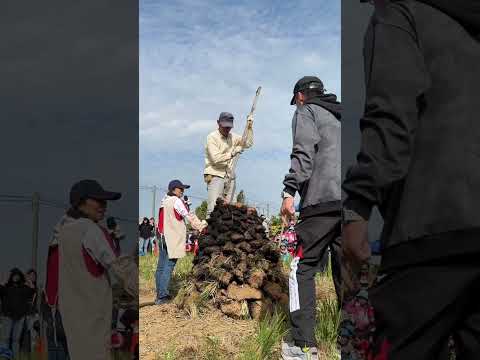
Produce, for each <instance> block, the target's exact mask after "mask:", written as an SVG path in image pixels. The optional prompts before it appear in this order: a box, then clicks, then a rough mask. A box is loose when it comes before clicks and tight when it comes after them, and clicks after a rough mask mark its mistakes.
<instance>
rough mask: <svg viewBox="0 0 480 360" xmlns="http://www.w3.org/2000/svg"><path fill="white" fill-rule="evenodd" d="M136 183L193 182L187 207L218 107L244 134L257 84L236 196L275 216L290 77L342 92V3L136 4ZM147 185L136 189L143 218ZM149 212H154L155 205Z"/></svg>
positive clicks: (197, 196)
mask: <svg viewBox="0 0 480 360" xmlns="http://www.w3.org/2000/svg"><path fill="white" fill-rule="evenodd" d="M140 5H141V6H140V23H139V26H140V65H139V66H140V99H139V104H140V115H139V127H140V129H139V131H140V132H139V161H140V164H139V167H140V177H139V183H140V186H152V185H156V186H158V187H160V190H158V191H157V195H156V199H157V203H156V205H155V207H158V206H159V201H160V199H161V198H162V197H163V195H164V193H165V191H164V190H162V189H165V188H166V187H167V185H168V182H169V181H170V180H172V179H175V178H178V179H180V180H181V181H183V182H184V183H187V184H189V185H191V189H188V190H187V191H186V195H190V196H191V197H192V201H193V205H194V207H196V206H198V205H199V204H200V202H201V200H202V199H204V198H206V195H207V191H206V186H205V183H204V182H203V167H204V146H205V142H206V137H207V135H208V134H209V133H210V132H212V131H214V130H215V128H216V120H217V119H218V115H219V113H220V112H222V111H229V112H231V113H232V114H233V115H234V117H235V127H234V130H233V131H234V132H236V133H238V134H242V133H243V129H244V126H245V121H246V116H247V114H248V112H249V111H250V107H251V104H252V101H253V97H254V95H255V91H256V89H257V87H258V86H262V94H261V97H260V99H259V100H258V104H257V110H256V112H255V121H254V145H253V147H252V148H251V149H249V150H246V151H245V152H244V153H243V154H242V155H241V157H240V160H239V161H238V165H237V192H238V191H239V190H244V192H245V194H246V198H247V202H249V203H250V204H256V205H257V206H258V207H259V208H261V211H263V212H265V213H266V208H267V205H266V204H267V203H268V204H269V210H270V215H272V214H275V213H278V210H279V207H280V204H281V199H280V192H281V191H282V190H283V186H282V181H283V177H284V175H285V174H286V173H287V172H288V169H289V165H290V160H289V155H290V151H291V146H292V135H291V119H292V116H293V113H294V110H295V108H294V107H293V106H290V99H291V97H292V90H293V86H294V84H295V82H296V81H297V80H298V79H299V78H300V77H302V76H305V75H316V76H318V77H320V79H322V81H323V82H324V85H325V88H326V89H327V91H329V92H333V93H336V94H337V95H338V96H339V97H340V90H341V89H340V86H341V84H340V67H341V61H340V55H341V53H340V1H332V0H328V1H327V0H318V1H312V0H307V1H305V0H299V1H295V2H279V1H265V0H263V1H250V0H242V1H218V0H206V1H204V0H181V1H174V2H166V3H165V2H163V3H162V4H161V5H160V4H159V3H158V2H157V1H149V0H142V1H141V2H140ZM152 196H153V192H152V191H151V190H150V189H147V188H142V187H141V190H140V194H139V207H140V214H141V215H146V216H151V214H152V211H153V209H152V207H153V206H152ZM155 211H156V210H155Z"/></svg>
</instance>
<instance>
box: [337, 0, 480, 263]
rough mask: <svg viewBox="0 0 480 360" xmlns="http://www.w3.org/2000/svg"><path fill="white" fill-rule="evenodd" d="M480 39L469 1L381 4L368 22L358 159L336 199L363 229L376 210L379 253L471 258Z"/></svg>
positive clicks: (479, 197)
mask: <svg viewBox="0 0 480 360" xmlns="http://www.w3.org/2000/svg"><path fill="white" fill-rule="evenodd" d="M479 34H480V4H479V2H478V1H473V0H471V1H465V0H461V1H449V0H437V1H436V0H423V1H413V0H401V1H390V2H386V5H385V7H384V8H381V9H376V11H375V13H374V15H373V16H372V19H371V22H370V25H369V28H368V30H367V33H366V36H365V44H364V57H365V80H366V104H365V112H364V115H363V118H362V119H361V121H360V127H361V132H362V137H361V150H360V153H359V154H358V156H357V164H356V165H354V166H353V167H352V168H350V169H349V171H348V172H347V175H346V178H345V181H344V183H343V189H344V190H345V192H346V194H347V199H346V200H345V203H344V207H345V208H347V209H351V210H354V211H355V212H357V213H358V214H360V215H361V216H363V217H364V218H365V219H368V218H369V216H370V213H371V209H372V207H373V206H378V207H379V209H380V212H381V214H382V216H383V218H384V222H385V224H384V228H383V233H382V245H383V248H384V249H393V248H394V247H395V246H396V245H400V244H404V243H411V242H412V241H415V242H416V241H417V240H419V239H423V240H425V241H430V242H431V244H434V245H433V246H432V247H431V248H430V249H431V250H432V251H433V252H435V251H437V252H443V254H446V253H447V252H449V253H450V254H453V253H454V252H465V251H469V249H470V250H471V249H472V248H476V249H480V242H478V239H476V238H477V237H478V235H474V234H473V233H474V232H478V230H479V229H480V216H479V215H478V204H479V203H480V188H479V186H480V166H479V165H480V123H479V121H478V100H479V87H478V86H479V84H480V68H479V66H478V63H479V60H480V37H479ZM466 230H467V231H466ZM445 234H447V235H448V236H446V237H445V236H443V235H445ZM452 234H453V235H454V236H455V238H456V242H455V244H454V245H453V243H452V242H451V240H449V241H447V242H444V239H447V238H449V239H451V238H452ZM442 239H443V240H442ZM429 255H432V254H429ZM387 258H388V256H387Z"/></svg>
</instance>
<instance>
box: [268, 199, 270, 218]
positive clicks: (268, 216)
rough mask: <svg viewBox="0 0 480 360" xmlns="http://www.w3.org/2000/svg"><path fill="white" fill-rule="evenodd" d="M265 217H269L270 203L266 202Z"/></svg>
mask: <svg viewBox="0 0 480 360" xmlns="http://www.w3.org/2000/svg"><path fill="white" fill-rule="evenodd" d="M267 219H270V203H268V202H267Z"/></svg>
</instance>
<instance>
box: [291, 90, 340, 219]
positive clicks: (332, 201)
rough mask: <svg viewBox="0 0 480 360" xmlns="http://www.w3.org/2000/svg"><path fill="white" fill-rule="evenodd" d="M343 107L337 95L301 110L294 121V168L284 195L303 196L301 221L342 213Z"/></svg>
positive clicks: (321, 99) (297, 112)
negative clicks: (302, 218)
mask: <svg viewBox="0 0 480 360" xmlns="http://www.w3.org/2000/svg"><path fill="white" fill-rule="evenodd" d="M340 118H341V115H340V104H339V103H338V102H337V101H336V97H335V96H334V95H330V94H329V95H328V97H323V98H320V99H316V98H314V99H313V100H312V101H307V103H306V104H305V105H303V106H299V107H298V108H297V110H296V111H295V114H294V116H293V120H292V134H293V148H292V153H291V155H290V159H291V165H290V170H289V173H288V174H287V175H286V176H285V179H284V181H283V184H284V185H285V189H284V191H285V192H287V193H289V194H290V195H292V196H295V193H296V192H298V193H299V194H300V198H301V199H300V204H299V207H300V215H301V216H302V217H306V216H310V215H319V214H323V213H330V212H335V211H337V212H339V211H340V201H341V190H340V185H341V184H340V182H341V174H340V170H341V169H340V161H341V148H340V147H341V143H340V136H341V127H340V121H339V120H340Z"/></svg>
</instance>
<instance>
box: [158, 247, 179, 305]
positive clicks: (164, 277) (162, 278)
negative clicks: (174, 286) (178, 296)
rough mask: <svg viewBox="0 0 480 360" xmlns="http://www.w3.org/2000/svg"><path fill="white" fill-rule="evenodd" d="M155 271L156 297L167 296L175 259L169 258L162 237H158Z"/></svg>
mask: <svg viewBox="0 0 480 360" xmlns="http://www.w3.org/2000/svg"><path fill="white" fill-rule="evenodd" d="M158 251H159V252H158V263H157V271H156V273H155V283H156V286H157V299H162V298H165V297H167V296H169V292H168V286H169V285H170V279H171V277H172V272H173V268H174V267H175V264H176V263H177V259H169V258H168V252H167V246H166V245H165V242H164V241H163V239H161V240H160V239H159V249H158Z"/></svg>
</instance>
